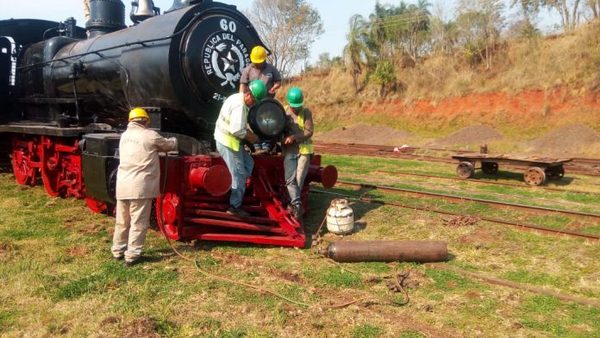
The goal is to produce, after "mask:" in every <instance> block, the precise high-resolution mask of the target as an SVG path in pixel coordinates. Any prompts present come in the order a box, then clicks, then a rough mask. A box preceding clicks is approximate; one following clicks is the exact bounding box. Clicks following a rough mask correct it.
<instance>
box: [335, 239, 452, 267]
mask: <svg viewBox="0 0 600 338" xmlns="http://www.w3.org/2000/svg"><path fill="white" fill-rule="evenodd" d="M324 254H325V256H327V257H329V258H331V259H333V260H335V261H337V262H394V261H399V262H419V263H427V262H442V261H445V260H447V259H448V246H447V244H446V242H443V241H338V242H334V243H331V244H330V245H329V246H328V247H327V249H326V251H325V252H324Z"/></svg>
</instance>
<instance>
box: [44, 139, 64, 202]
mask: <svg viewBox="0 0 600 338" xmlns="http://www.w3.org/2000/svg"><path fill="white" fill-rule="evenodd" d="M40 162H41V172H42V181H43V182H44V188H45V189H46V193H47V194H48V195H50V196H53V197H56V196H59V195H61V194H60V187H59V185H60V180H61V176H62V175H61V163H60V162H61V159H60V154H59V152H57V151H56V150H55V143H54V142H53V141H52V139H51V138H49V137H47V136H42V151H41V158H40Z"/></svg>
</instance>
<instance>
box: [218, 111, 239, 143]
mask: <svg viewBox="0 0 600 338" xmlns="http://www.w3.org/2000/svg"><path fill="white" fill-rule="evenodd" d="M220 119H221V122H222V123H223V124H217V128H216V130H215V131H216V132H215V140H217V142H219V143H221V144H222V145H224V146H226V147H227V148H229V149H231V150H233V151H238V150H240V140H239V139H238V138H237V137H235V136H233V135H232V134H231V133H230V132H229V131H228V130H229V118H228V117H225V116H222V115H221V116H220Z"/></svg>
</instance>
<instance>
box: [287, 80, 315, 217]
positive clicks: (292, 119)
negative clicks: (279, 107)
mask: <svg viewBox="0 0 600 338" xmlns="http://www.w3.org/2000/svg"><path fill="white" fill-rule="evenodd" d="M286 98H287V102H288V105H287V106H286V114H287V119H288V122H287V126H286V137H285V139H284V141H283V154H284V162H283V164H284V171H285V184H286V187H287V190H288V193H289V195H290V204H289V206H288V211H289V212H290V213H291V214H292V215H293V216H294V217H295V218H296V219H298V220H300V219H301V218H302V215H303V214H304V207H303V205H302V199H301V197H302V188H303V187H304V181H305V179H306V174H307V173H308V167H309V165H310V161H311V160H312V156H313V154H314V152H315V151H314V147H313V144H312V140H311V138H312V135H313V132H314V125H313V117H312V112H311V111H310V110H309V109H308V108H306V107H305V105H304V94H303V93H302V90H301V89H300V88H298V87H292V88H290V89H289V90H288V92H287V97H286Z"/></svg>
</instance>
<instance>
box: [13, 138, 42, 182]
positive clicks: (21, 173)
mask: <svg viewBox="0 0 600 338" xmlns="http://www.w3.org/2000/svg"><path fill="white" fill-rule="evenodd" d="M31 142H33V141H22V140H20V139H18V138H17V137H14V138H13V146H12V156H11V157H12V159H11V161H10V162H11V164H12V169H13V174H14V175H15V179H16V181H17V183H18V184H20V185H32V186H33V185H35V182H36V180H37V168H36V167H35V166H34V163H32V162H34V161H33V158H32V157H33V156H32V153H31V151H30V149H29V148H31V149H35V145H34V144H30V143H31Z"/></svg>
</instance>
